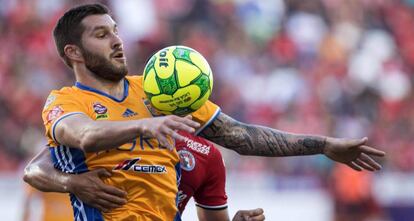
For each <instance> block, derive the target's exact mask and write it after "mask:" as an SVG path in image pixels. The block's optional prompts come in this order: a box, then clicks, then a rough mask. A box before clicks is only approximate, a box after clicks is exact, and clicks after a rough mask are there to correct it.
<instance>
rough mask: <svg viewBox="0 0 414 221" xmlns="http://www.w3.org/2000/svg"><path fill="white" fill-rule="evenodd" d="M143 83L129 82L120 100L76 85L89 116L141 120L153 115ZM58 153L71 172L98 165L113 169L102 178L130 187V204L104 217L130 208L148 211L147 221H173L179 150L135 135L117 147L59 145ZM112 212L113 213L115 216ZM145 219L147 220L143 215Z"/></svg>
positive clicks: (125, 187)
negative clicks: (89, 150)
mask: <svg viewBox="0 0 414 221" xmlns="http://www.w3.org/2000/svg"><path fill="white" fill-rule="evenodd" d="M140 87H141V85H140V84H136V83H134V82H129V87H128V95H127V96H126V97H125V98H124V99H123V100H122V99H121V100H116V99H113V98H111V97H108V96H105V95H102V94H100V93H97V92H96V91H91V90H88V88H84V87H82V85H80V86H79V85H78V87H77V88H72V89H73V90H72V93H76V97H78V98H79V99H80V100H81V102H82V105H85V106H86V107H87V113H86V114H87V115H88V116H89V117H90V118H91V119H94V120H97V121H124V120H138V119H142V118H150V117H152V115H151V113H150V112H149V110H148V107H147V106H148V104H146V102H145V100H144V98H145V94H144V92H143V90H142V88H140ZM54 154H55V158H56V159H57V161H58V162H59V161H60V163H61V164H62V167H63V168H66V170H67V171H68V172H85V171H86V170H93V169H97V168H102V167H104V168H106V169H107V170H110V171H112V174H113V175H112V176H111V177H110V178H107V179H105V180H104V182H106V183H107V184H110V185H113V186H116V187H118V188H121V189H123V190H125V191H126V192H127V200H128V203H127V204H126V205H125V206H124V207H122V208H120V209H117V210H113V211H111V215H109V214H105V213H104V214H103V215H104V218H105V219H113V217H114V216H116V214H122V213H124V212H125V211H126V210H131V211H135V212H137V213H141V214H144V213H145V214H147V215H146V216H147V218H148V220H158V219H157V218H156V216H152V214H157V216H160V214H161V216H162V217H163V218H162V219H163V220H172V219H173V217H174V215H175V213H176V207H175V198H176V193H177V179H178V175H177V174H179V172H178V173H177V169H178V166H179V159H178V155H177V152H175V151H169V150H167V149H165V148H161V147H160V146H159V143H158V141H157V140H156V139H149V138H147V137H142V136H140V135H138V134H137V138H136V139H135V140H134V141H133V142H130V143H127V144H124V145H122V146H120V147H118V148H115V149H111V150H109V151H101V152H98V153H86V154H85V153H83V152H82V151H80V150H79V149H76V148H67V147H62V146H60V147H58V148H55V153H54ZM111 217H112V218H111ZM144 220H147V219H144Z"/></svg>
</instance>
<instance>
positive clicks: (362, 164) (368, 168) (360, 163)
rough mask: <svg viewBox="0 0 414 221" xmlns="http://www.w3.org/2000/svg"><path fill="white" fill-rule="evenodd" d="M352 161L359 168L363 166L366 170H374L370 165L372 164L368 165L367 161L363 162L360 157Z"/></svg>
mask: <svg viewBox="0 0 414 221" xmlns="http://www.w3.org/2000/svg"><path fill="white" fill-rule="evenodd" d="M354 162H355V164H356V165H358V166H359V167H361V168H364V169H366V170H368V171H372V172H373V171H375V168H374V167H372V166H370V165H368V164H367V163H365V162H363V161H362V160H361V159H356V160H355V161H354Z"/></svg>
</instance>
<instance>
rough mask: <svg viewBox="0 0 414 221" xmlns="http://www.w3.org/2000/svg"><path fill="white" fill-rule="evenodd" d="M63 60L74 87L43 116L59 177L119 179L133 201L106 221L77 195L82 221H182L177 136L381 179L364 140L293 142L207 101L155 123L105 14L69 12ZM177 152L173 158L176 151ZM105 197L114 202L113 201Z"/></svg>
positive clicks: (88, 8) (57, 33)
mask: <svg viewBox="0 0 414 221" xmlns="http://www.w3.org/2000/svg"><path fill="white" fill-rule="evenodd" d="M53 33H54V38H55V43H56V46H57V49H58V52H59V54H60V56H61V57H62V58H63V60H64V61H65V63H66V64H67V65H68V66H69V67H70V68H72V69H73V72H74V74H75V77H76V81H77V83H76V84H75V86H73V87H66V88H62V89H61V90H59V91H52V92H51V94H50V96H49V97H48V99H47V102H46V104H45V107H44V110H43V114H42V116H43V120H44V124H45V127H46V136H47V137H48V138H49V146H50V153H51V156H52V160H53V162H54V165H55V167H56V168H58V169H59V170H61V171H64V172H66V173H83V172H86V171H89V170H93V169H96V168H105V169H107V170H112V172H113V173H112V176H110V177H107V178H105V179H104V182H105V183H106V184H109V185H112V186H114V187H117V188H119V189H120V190H123V191H124V192H126V200H127V202H126V203H125V204H124V205H123V206H121V207H117V208H115V209H112V210H110V211H106V212H101V211H99V210H98V209H95V208H93V207H91V206H89V205H87V204H85V203H83V202H82V201H81V200H79V199H78V198H77V197H76V196H75V195H71V201H72V206H73V208H74V212H75V213H74V216H75V220H143V221H145V220H155V221H156V220H180V217H179V214H178V213H177V207H176V194H177V180H178V179H179V175H180V174H179V164H178V162H179V160H178V155H177V153H176V151H175V150H173V149H174V148H173V147H174V144H173V142H172V141H173V140H172V139H171V138H173V139H183V137H181V136H180V135H179V134H178V133H177V132H176V131H177V130H183V131H187V132H189V133H194V132H195V129H196V128H197V133H198V134H199V135H200V136H203V137H205V138H207V139H209V140H211V141H213V142H215V143H217V144H220V145H222V146H224V147H226V148H229V149H232V150H235V151H236V152H238V153H240V154H243V155H257V156H292V155H310V154H325V155H326V156H327V157H329V158H331V159H333V160H335V161H338V162H342V163H345V164H347V165H348V166H350V167H351V168H353V169H355V170H362V169H367V170H371V171H374V170H378V169H380V165H379V164H378V163H377V162H375V161H374V160H373V159H372V158H371V157H370V155H375V156H384V154H385V153H384V152H382V151H379V150H376V149H374V148H372V147H369V146H366V145H365V143H366V142H367V139H366V138H363V139H337V138H332V137H324V136H311V135H301V134H291V133H286V132H283V131H278V130H275V129H272V128H267V127H261V126H256V125H250V124H244V123H241V122H238V121H236V120H234V119H232V118H231V117H229V116H227V115H225V114H224V113H221V112H220V109H219V108H218V106H216V105H215V104H213V103H211V102H209V101H208V102H207V103H206V104H205V105H204V106H202V107H201V108H200V109H199V110H197V111H196V112H195V113H193V114H192V117H191V116H187V117H177V116H164V117H155V118H153V117H152V115H151V112H150V108H149V107H148V105H149V104H148V103H147V102H146V101H145V94H144V92H143V88H142V77H140V76H131V77H126V74H127V65H126V58H125V56H124V53H123V48H122V41H121V39H120V38H119V36H118V33H117V26H116V23H115V22H114V20H113V19H112V18H111V16H110V15H109V14H108V10H107V9H106V7H104V6H102V5H99V4H93V5H83V6H79V7H76V8H73V9H70V10H69V11H67V12H66V13H65V14H64V15H63V17H61V18H60V19H59V21H58V23H57V25H56V27H55V29H54V32H53ZM169 149H170V150H169ZM109 195H110V193H108V196H107V197H103V198H100V200H103V201H110V200H111V197H110V196H109Z"/></svg>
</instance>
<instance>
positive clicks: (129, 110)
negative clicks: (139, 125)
mask: <svg viewBox="0 0 414 221" xmlns="http://www.w3.org/2000/svg"><path fill="white" fill-rule="evenodd" d="M135 115H137V113H135V112H134V111H132V110H131V109H129V108H127V109H126V110H125V112H124V113H123V114H122V117H132V116H135Z"/></svg>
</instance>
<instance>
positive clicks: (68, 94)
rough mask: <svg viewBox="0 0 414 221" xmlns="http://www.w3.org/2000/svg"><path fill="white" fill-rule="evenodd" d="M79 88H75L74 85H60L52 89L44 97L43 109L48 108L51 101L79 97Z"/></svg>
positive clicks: (63, 100) (71, 99)
mask: <svg viewBox="0 0 414 221" xmlns="http://www.w3.org/2000/svg"><path fill="white" fill-rule="evenodd" d="M79 91H80V90H77V89H76V88H75V87H74V86H73V87H62V88H61V89H58V90H52V91H51V92H50V93H49V96H48V97H47V98H46V102H45V105H44V107H43V109H46V108H48V107H49V106H50V105H51V104H53V103H57V102H58V103H59V102H66V101H70V102H74V101H75V100H77V99H79V98H81V97H82V96H79V93H80V92H79Z"/></svg>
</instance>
